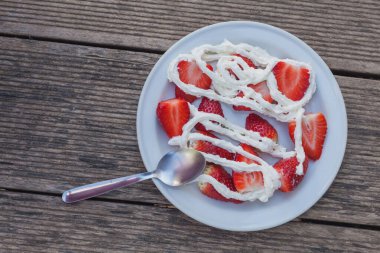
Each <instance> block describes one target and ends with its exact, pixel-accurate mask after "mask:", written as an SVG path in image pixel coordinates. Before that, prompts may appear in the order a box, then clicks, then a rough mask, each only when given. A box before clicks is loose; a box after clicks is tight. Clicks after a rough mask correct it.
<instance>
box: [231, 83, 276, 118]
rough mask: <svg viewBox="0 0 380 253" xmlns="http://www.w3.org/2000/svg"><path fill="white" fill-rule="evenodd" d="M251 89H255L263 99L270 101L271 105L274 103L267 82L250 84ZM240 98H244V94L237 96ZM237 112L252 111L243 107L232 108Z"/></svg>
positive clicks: (240, 93)
mask: <svg viewBox="0 0 380 253" xmlns="http://www.w3.org/2000/svg"><path fill="white" fill-rule="evenodd" d="M248 87H249V88H251V89H254V90H255V91H256V92H257V93H260V94H261V96H263V99H264V100H266V101H268V102H269V103H273V101H274V100H273V98H272V97H271V96H270V92H269V88H268V86H267V81H262V82H260V83H258V84H249V85H248ZM237 96H238V97H243V96H244V93H243V92H242V91H240V92H239V93H238V94H237ZM232 107H233V108H234V110H236V111H252V109H250V108H249V107H246V106H243V105H234V106H232Z"/></svg>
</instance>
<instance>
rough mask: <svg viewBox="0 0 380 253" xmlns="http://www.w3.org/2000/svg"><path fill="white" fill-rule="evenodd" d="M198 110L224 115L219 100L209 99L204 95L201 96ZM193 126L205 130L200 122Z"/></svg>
mask: <svg viewBox="0 0 380 253" xmlns="http://www.w3.org/2000/svg"><path fill="white" fill-rule="evenodd" d="M198 111H201V112H207V113H213V114H218V115H220V116H222V117H224V113H223V109H222V106H221V104H220V103H219V101H216V100H211V99H208V98H206V97H203V98H202V101H201V103H200V104H199V107H198ZM195 128H196V129H197V130H200V131H206V128H205V127H204V126H203V125H202V124H200V123H198V124H196V125H195Z"/></svg>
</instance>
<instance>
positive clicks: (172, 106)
mask: <svg viewBox="0 0 380 253" xmlns="http://www.w3.org/2000/svg"><path fill="white" fill-rule="evenodd" d="M156 114H157V118H158V120H159V121H160V123H161V125H162V127H163V128H164V130H165V132H166V134H167V136H168V137H169V138H172V137H174V136H178V135H181V134H182V127H183V125H185V124H186V123H187V122H188V121H189V119H190V109H189V105H188V104H187V102H186V101H185V100H183V99H177V98H173V99H169V100H165V101H161V102H160V103H159V104H158V105H157V109H156Z"/></svg>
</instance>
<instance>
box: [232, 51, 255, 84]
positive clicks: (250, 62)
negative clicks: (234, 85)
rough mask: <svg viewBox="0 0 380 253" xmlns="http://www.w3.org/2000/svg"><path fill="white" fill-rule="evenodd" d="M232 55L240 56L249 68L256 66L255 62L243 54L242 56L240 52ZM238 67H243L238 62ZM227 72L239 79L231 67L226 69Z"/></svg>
mask: <svg viewBox="0 0 380 253" xmlns="http://www.w3.org/2000/svg"><path fill="white" fill-rule="evenodd" d="M233 56H238V57H240V58H242V59H243V61H245V63H247V65H248V66H249V67H251V68H254V69H255V68H256V66H255V64H254V63H253V62H252V61H251V60H250V59H248V58H247V57H245V56H242V55H241V54H233ZM239 67H240V68H241V69H243V67H242V66H241V65H240V64H239ZM228 72H229V73H230V75H231V76H233V77H235V79H236V80H239V78H238V77H237V75H236V74H235V73H234V72H233V71H232V69H228Z"/></svg>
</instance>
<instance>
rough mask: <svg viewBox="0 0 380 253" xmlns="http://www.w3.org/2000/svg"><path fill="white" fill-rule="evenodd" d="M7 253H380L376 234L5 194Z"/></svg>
mask: <svg viewBox="0 0 380 253" xmlns="http://www.w3.org/2000/svg"><path fill="white" fill-rule="evenodd" d="M0 211H1V217H0V239H1V242H2V243H0V251H2V252H126V251H127V252H157V251H160V252H209V251H212V252H232V251H234V252H263V251H264V252H273V251H276V252H277V251H281V252H288V251H289V252H378V251H379V250H380V244H379V241H380V233H379V232H378V231H372V230H362V229H355V228H344V227H335V226H329V225H317V224H308V223H303V222H296V221H295V222H290V223H288V224H286V225H283V226H280V227H277V228H274V229H270V230H265V231H263V232H256V233H244V234H243V233H237V232H228V231H222V230H218V229H214V228H211V227H207V226H200V224H199V223H198V222H196V221H194V220H191V219H190V218H188V217H186V216H185V215H184V214H182V213H180V212H179V211H178V210H176V209H166V208H159V207H153V206H141V205H130V204H122V203H110V202H98V201H85V202H81V203H78V204H73V205H67V204H63V203H62V201H61V199H60V198H59V197H51V196H41V195H34V194H25V193H11V192H7V191H1V192H0Z"/></svg>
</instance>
